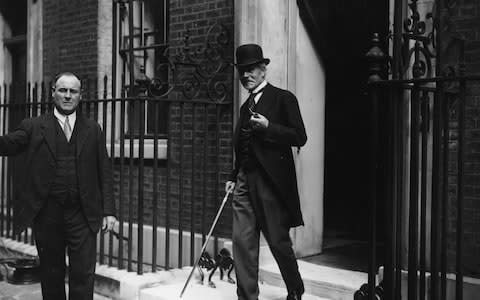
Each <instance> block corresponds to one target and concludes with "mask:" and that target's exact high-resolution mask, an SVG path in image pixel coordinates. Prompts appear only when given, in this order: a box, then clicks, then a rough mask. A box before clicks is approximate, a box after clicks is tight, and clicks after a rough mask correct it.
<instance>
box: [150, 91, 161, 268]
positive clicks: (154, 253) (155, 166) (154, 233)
mask: <svg viewBox="0 0 480 300" xmlns="http://www.w3.org/2000/svg"><path fill="white" fill-rule="evenodd" d="M158 102H159V101H158V100H156V101H155V100H151V103H153V109H154V110H155V112H154V125H153V199H152V202H153V203H152V207H153V212H152V218H153V220H152V272H153V273H155V272H156V271H157V240H158V238H157V228H158V222H157V218H158V216H157V210H158V184H159V182H160V181H159V180H158V121H159V120H158V106H159V105H158Z"/></svg>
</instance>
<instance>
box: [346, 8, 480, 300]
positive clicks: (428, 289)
mask: <svg viewBox="0 0 480 300" xmlns="http://www.w3.org/2000/svg"><path fill="white" fill-rule="evenodd" d="M448 3H449V1H437V2H436V5H437V6H436V11H435V13H430V14H427V15H426V17H427V19H430V21H431V23H432V24H433V27H432V31H431V32H427V30H426V28H427V27H428V26H427V24H426V22H427V21H426V20H421V19H420V13H419V10H418V6H417V1H416V0H412V1H410V2H409V3H408V7H409V16H410V17H409V18H407V19H406V20H405V21H403V22H402V20H401V19H402V4H403V1H395V16H394V18H395V20H394V24H396V25H395V28H394V32H393V35H392V37H391V38H392V39H393V57H392V58H389V57H386V55H385V54H384V52H383V51H382V50H381V41H380V39H379V36H378V35H377V34H375V35H374V38H373V44H374V45H373V47H372V48H371V49H370V51H369V52H368V53H367V58H368V59H369V60H370V63H371V64H370V77H369V82H368V91H369V95H370V100H371V103H370V104H371V108H372V116H373V117H372V120H371V128H372V130H373V138H372V149H375V151H373V152H372V154H371V155H372V161H374V162H375V164H374V165H373V166H372V168H371V170H370V176H371V177H372V182H373V183H374V184H373V185H372V186H371V203H370V212H371V215H370V217H371V219H370V246H369V248H370V254H369V274H368V284H364V285H363V286H362V287H361V288H360V289H359V290H358V291H357V292H356V293H355V296H354V298H355V299H356V300H361V299H409V300H414V299H457V300H460V299H463V296H464V279H463V278H464V273H465V268H466V262H465V261H464V254H465V251H464V249H465V247H464V245H465V240H464V234H465V230H464V228H465V218H464V214H465V198H466V197H465V190H466V188H467V187H468V188H472V185H473V186H474V184H475V183H472V180H471V178H472V174H476V173H475V172H478V171H475V168H477V167H476V163H475V161H472V160H474V159H475V156H474V155H472V151H473V150H472V148H471V144H472V143H467V139H466V123H467V122H468V121H470V122H473V121H472V119H473V117H472V113H470V114H469V116H468V117H467V115H466V107H467V104H468V103H471V101H472V100H473V98H474V93H475V91H478V87H479V86H480V76H478V75H466V74H465V56H464V52H465V51H464V50H465V49H464V41H463V40H462V39H460V38H457V37H454V36H451V37H450V38H448V36H447V37H446V36H445V34H444V33H445V31H443V30H444V29H445V28H446V27H444V26H446V24H444V23H443V22H444V21H445V18H444V17H445V15H446V14H447V13H448V11H447V9H448V7H445V5H446V4H447V5H448ZM435 16H441V17H442V18H435ZM401 24H403V32H402V27H401ZM437 32H438V33H443V34H444V35H443V36H442V37H440V38H439V37H437V36H436V34H437ZM440 35H441V34H439V36H440ZM387 74H390V76H391V79H389V80H385V79H383V78H385V77H386V75H387ZM435 74H436V76H435ZM470 139H471V137H470ZM469 146H470V148H469ZM467 153H468V154H470V155H467ZM467 176H470V180H469V181H468V182H467V179H468V177H467ZM380 202H382V204H384V207H385V208H384V210H383V211H379V210H378V207H379V205H378V204H379V203H380ZM379 221H380V224H383V225H384V228H379V227H378V224H379V223H378V222H379ZM381 233H383V234H384V235H383V237H384V240H383V241H380V239H379V235H380V234H381ZM378 251H384V257H385V264H384V266H382V267H381V268H380V269H379V270H378V274H377V268H378V267H379V266H378V264H377V254H378ZM449 274H451V275H449ZM449 281H450V282H453V283H451V284H449V283H448V282H449Z"/></svg>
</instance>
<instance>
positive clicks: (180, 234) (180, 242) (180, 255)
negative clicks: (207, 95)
mask: <svg viewBox="0 0 480 300" xmlns="http://www.w3.org/2000/svg"><path fill="white" fill-rule="evenodd" d="M184 104H185V103H184V102H183V101H182V102H181V103H180V166H179V167H180V171H179V189H180V190H179V197H178V267H179V268H181V267H183V261H182V258H183V224H182V223H183V222H182V215H183V167H184V163H183V152H184V151H185V149H184V147H185V145H184V140H183V125H184V124H183V117H184V113H185V112H184V109H185V107H184Z"/></svg>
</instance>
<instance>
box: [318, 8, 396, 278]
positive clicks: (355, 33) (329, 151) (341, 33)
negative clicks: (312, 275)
mask: <svg viewBox="0 0 480 300" xmlns="http://www.w3.org/2000/svg"><path fill="white" fill-rule="evenodd" d="M327 5H328V7H327V9H328V12H329V13H328V17H327V20H326V22H324V23H326V24H327V29H328V30H327V32H326V33H325V37H326V39H327V41H326V50H325V52H326V53H325V55H324V57H325V58H326V59H324V62H325V69H326V104H325V105H326V106H325V195H324V199H325V200H324V203H325V204H324V205H325V207H324V208H325V214H324V215H325V219H324V220H325V223H324V228H325V229H324V254H323V255H324V257H325V256H326V255H330V256H332V257H333V258H332V257H331V259H333V261H335V260H337V261H338V262H343V263H341V266H339V267H344V268H350V269H356V270H363V268H364V267H366V265H367V264H366V262H367V261H368V260H367V253H368V251H366V250H367V245H368V243H367V242H368V237H369V219H370V218H369V216H370V212H369V205H370V197H371V191H370V189H371V184H372V181H371V178H370V171H371V167H372V159H371V152H372V146H371V132H372V128H371V125H370V122H371V121H370V120H371V104H370V103H369V98H368V97H367V95H366V81H367V78H368V62H367V60H366V57H365V54H366V53H367V51H368V50H369V49H370V47H371V46H372V44H371V38H372V33H373V32H378V33H379V34H380V36H381V37H386V36H387V32H388V24H389V7H388V1H383V0H361V1H359V0H342V1H337V0H335V1H334V0H332V1H328V4H327ZM382 46H384V45H382ZM383 49H386V47H383ZM378 209H379V210H383V209H382V205H381V201H379V204H378ZM378 222H379V224H378V228H382V227H383V226H382V225H381V224H382V223H383V220H381V219H379V220H378ZM378 234H379V240H380V241H381V240H382V233H381V232H379V233H378ZM362 253H363V254H362ZM352 256H354V257H352ZM363 256H365V257H363ZM335 257H336V258H335ZM352 259H353V260H352ZM345 262H347V264H346V265H344V263H345ZM359 264H365V265H364V266H359Z"/></svg>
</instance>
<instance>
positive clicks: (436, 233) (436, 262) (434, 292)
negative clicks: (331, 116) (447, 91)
mask: <svg viewBox="0 0 480 300" xmlns="http://www.w3.org/2000/svg"><path fill="white" fill-rule="evenodd" d="M443 4H444V3H443V1H438V3H435V7H436V10H435V11H434V16H435V17H436V20H437V28H444V27H443V22H444V19H443V18H442V17H441V14H442V11H443ZM435 37H436V39H435V42H436V44H437V49H443V43H442V39H441V37H442V34H437V35H436V36H435ZM435 60H436V62H435V63H436V65H437V66H442V55H437V56H436V57H435ZM441 70H442V68H441V67H437V68H435V73H436V74H435V75H436V76H437V77H440V76H441V75H442V71H441ZM436 87H437V89H436V93H435V95H434V99H433V101H434V104H433V153H432V155H433V158H432V162H433V165H432V228H431V259H430V264H431V287H430V288H431V295H430V296H431V299H440V298H439V297H440V294H439V271H440V253H441V252H442V250H441V245H440V234H441V229H442V227H441V224H439V222H444V221H445V220H442V219H441V214H442V205H441V202H442V172H443V176H445V175H446V174H447V172H446V169H444V168H442V130H443V129H442V105H443V102H444V101H445V98H444V85H443V82H441V81H440V82H436ZM444 138H445V137H444ZM445 150H446V149H444V151H445Z"/></svg>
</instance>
